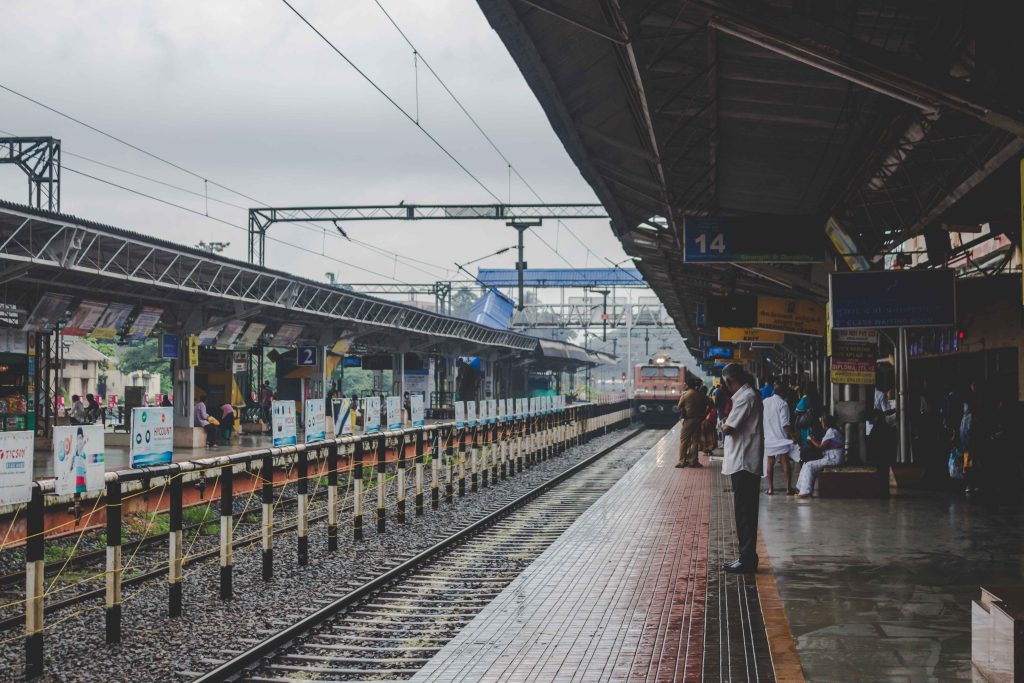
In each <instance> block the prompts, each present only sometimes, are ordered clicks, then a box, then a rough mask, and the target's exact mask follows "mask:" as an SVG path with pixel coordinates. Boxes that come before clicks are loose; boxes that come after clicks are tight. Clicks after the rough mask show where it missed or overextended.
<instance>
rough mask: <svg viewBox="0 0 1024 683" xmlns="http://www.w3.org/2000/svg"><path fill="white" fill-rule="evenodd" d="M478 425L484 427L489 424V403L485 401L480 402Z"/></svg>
mask: <svg viewBox="0 0 1024 683" xmlns="http://www.w3.org/2000/svg"><path fill="white" fill-rule="evenodd" d="M480 424H481V425H485V426H486V425H489V424H491V402H490V401H489V400H486V399H485V400H483V401H480Z"/></svg>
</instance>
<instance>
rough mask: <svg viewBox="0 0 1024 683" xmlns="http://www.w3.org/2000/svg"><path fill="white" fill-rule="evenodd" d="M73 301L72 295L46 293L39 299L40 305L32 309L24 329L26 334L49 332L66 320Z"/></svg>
mask: <svg viewBox="0 0 1024 683" xmlns="http://www.w3.org/2000/svg"><path fill="white" fill-rule="evenodd" d="M73 300H74V297H72V296H71V295H70V294H57V293H55V292H46V293H45V294H43V295H42V296H41V297H39V303H37V304H36V306H35V308H33V309H32V313H31V315H29V316H28V320H27V321H26V322H25V326H24V327H22V329H23V330H25V331H26V332H49V331H50V330H52V329H53V328H55V327H56V326H57V323H59V322H60V321H61V320H62V319H63V318H64V314H65V313H67V312H68V307H70V306H71V302H72V301H73Z"/></svg>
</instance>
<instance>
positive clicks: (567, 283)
mask: <svg viewBox="0 0 1024 683" xmlns="http://www.w3.org/2000/svg"><path fill="white" fill-rule="evenodd" d="M477 280H479V282H480V283H481V284H482V285H485V286H487V287H518V286H519V272H518V271H517V270H516V269H515V268H480V269H478V270H477ZM523 286H524V287H612V286H615V287H647V286H648V285H647V282H646V280H644V276H643V275H641V274H640V271H639V270H637V269H636V268H575V269H573V268H527V269H526V270H525V271H523Z"/></svg>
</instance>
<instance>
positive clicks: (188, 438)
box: [174, 427, 206, 448]
mask: <svg viewBox="0 0 1024 683" xmlns="http://www.w3.org/2000/svg"><path fill="white" fill-rule="evenodd" d="M174 447H175V448H206V430H204V429H203V428H202V427H175V428H174Z"/></svg>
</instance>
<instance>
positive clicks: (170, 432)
mask: <svg viewBox="0 0 1024 683" xmlns="http://www.w3.org/2000/svg"><path fill="white" fill-rule="evenodd" d="M131 434H132V448H131V451H132V452H131V465H132V467H148V466H149V465H164V464H167V463H169V462H171V460H172V459H173V458H174V408H132V431H131Z"/></svg>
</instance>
